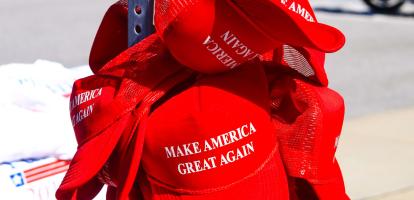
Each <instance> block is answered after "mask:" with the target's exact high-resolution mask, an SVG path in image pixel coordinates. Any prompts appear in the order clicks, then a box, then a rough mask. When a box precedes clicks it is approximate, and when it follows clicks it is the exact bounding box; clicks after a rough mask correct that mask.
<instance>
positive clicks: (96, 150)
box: [56, 115, 129, 197]
mask: <svg viewBox="0 0 414 200" xmlns="http://www.w3.org/2000/svg"><path fill="white" fill-rule="evenodd" d="M128 116H129V115H128ZM128 116H123V117H122V118H120V119H119V120H118V121H116V122H114V123H113V124H112V125H111V126H109V127H108V128H107V129H105V130H104V131H102V133H100V134H98V135H97V136H95V137H94V138H92V139H90V140H89V141H88V142H86V143H84V144H83V145H82V146H80V147H79V148H78V150H77V152H76V154H75V155H74V157H73V159H72V162H71V164H70V166H69V169H68V171H67V172H66V175H65V177H64V179H63V181H62V183H61V185H60V187H59V189H58V190H57V191H56V196H57V197H62V196H67V193H68V192H69V193H70V192H74V191H75V190H76V189H77V188H79V187H81V186H82V185H84V184H86V183H87V182H88V181H90V180H91V179H92V178H94V176H96V174H97V173H98V172H99V170H100V169H101V168H102V167H103V165H104V164H105V162H106V161H107V160H108V158H109V157H110V155H111V154H112V151H113V150H114V149H115V147H116V145H117V143H118V141H119V139H120V137H121V135H122V132H123V130H124V128H125V126H126V125H127V123H128V121H129V117H128Z"/></svg>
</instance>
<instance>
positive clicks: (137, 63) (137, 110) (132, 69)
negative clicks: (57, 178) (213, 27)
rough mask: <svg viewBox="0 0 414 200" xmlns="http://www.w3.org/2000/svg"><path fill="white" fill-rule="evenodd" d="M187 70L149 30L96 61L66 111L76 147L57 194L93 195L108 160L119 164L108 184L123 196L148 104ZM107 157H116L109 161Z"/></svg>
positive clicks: (132, 170) (67, 196) (133, 168)
mask: <svg viewBox="0 0 414 200" xmlns="http://www.w3.org/2000/svg"><path fill="white" fill-rule="evenodd" d="M153 55H157V56H155V57H154V56H153ZM138 71H139V73H137V72H138ZM192 73H193V72H192V71H191V70H189V69H187V68H184V67H182V66H181V65H179V64H178V63H177V62H175V60H174V59H172V58H171V57H170V56H168V51H166V49H165V47H164V46H163V45H161V41H160V40H159V38H158V36H156V35H152V36H150V37H148V38H147V39H145V40H144V41H142V42H141V43H140V44H137V45H135V46H133V47H131V48H129V49H127V50H126V51H124V52H122V53H121V54H120V55H118V56H117V57H116V58H114V59H113V60H111V61H110V62H108V63H107V64H106V65H104V66H102V67H101V68H100V69H99V75H93V76H90V77H86V78H83V79H79V80H77V81H76V82H75V83H74V86H73V91H72V94H71V98H70V112H71V119H72V124H73V127H74V131H75V134H76V139H77V142H78V150H77V152H76V154H75V155H74V157H73V159H72V162H71V164H70V166H69V169H68V171H67V173H66V175H65V177H64V179H63V181H62V183H61V185H60V187H59V188H58V190H57V191H56V197H57V199H71V198H73V197H76V198H80V199H90V198H92V197H94V196H95V195H96V193H97V192H99V190H100V189H101V188H102V185H103V183H108V182H105V181H102V179H105V174H103V173H104V172H105V171H104V170H103V169H105V167H107V165H108V162H109V165H111V166H110V167H111V168H112V167H115V168H117V167H119V168H118V169H119V170H117V171H115V172H114V173H111V174H110V176H111V177H110V178H111V179H110V180H111V181H112V182H111V183H108V184H109V185H111V184H115V185H117V189H118V191H117V196H118V197H119V198H120V199H124V198H125V197H127V196H128V195H129V192H130V189H131V187H132V185H133V183H134V181H135V175H136V173H137V171H138V167H139V161H140V156H141V155H140V152H142V144H143V138H142V137H143V134H140V133H141V132H138V131H140V130H145V128H144V127H145V118H146V115H147V114H148V112H149V109H150V107H151V105H152V103H154V102H155V101H157V100H158V99H159V98H161V97H162V96H163V95H164V94H165V92H166V91H169V90H170V89H171V87H173V86H175V85H176V84H178V83H180V82H182V81H184V80H186V79H188V78H189V77H190V76H191V74H192ZM131 138H133V139H131ZM112 157H119V158H122V160H121V161H120V162H119V163H116V164H114V163H113V162H110V161H111V160H112V159H111V158H112ZM133 158H134V159H133ZM118 161H119V160H118ZM105 180H106V179H105ZM102 182H103V183H102Z"/></svg>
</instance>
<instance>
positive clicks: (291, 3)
mask: <svg viewBox="0 0 414 200" xmlns="http://www.w3.org/2000/svg"><path fill="white" fill-rule="evenodd" d="M231 1H232V2H233V3H234V4H235V5H236V6H237V7H238V8H240V9H241V10H242V11H243V12H244V13H246V15H247V16H248V17H249V18H250V19H251V20H252V21H253V22H254V23H255V24H256V25H257V26H259V27H260V29H262V30H263V31H264V32H265V33H267V34H268V35H269V36H270V37H272V38H273V39H275V40H277V41H280V42H282V43H286V44H289V45H295V46H299V47H302V46H304V47H311V48H314V49H317V50H320V51H323V52H328V53H330V52H335V51H337V50H339V49H340V48H341V47H342V46H343V45H344V43H345V37H344V35H343V34H342V32H341V31H339V30H338V29H336V28H334V27H332V26H328V25H326V24H322V23H318V22H317V21H316V17H315V15H314V13H313V10H312V7H310V5H309V2H308V1H307V0H255V1H252V0H231Z"/></svg>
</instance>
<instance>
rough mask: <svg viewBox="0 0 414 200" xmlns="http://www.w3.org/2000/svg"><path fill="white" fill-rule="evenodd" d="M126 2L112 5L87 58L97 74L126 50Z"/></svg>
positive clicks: (123, 0) (125, 0)
mask: <svg viewBox="0 0 414 200" xmlns="http://www.w3.org/2000/svg"><path fill="white" fill-rule="evenodd" d="M127 27H128V1H127V0H121V1H118V2H117V3H115V4H113V5H112V6H111V7H110V8H109V9H108V11H107V12H106V14H105V16H104V18H103V20H102V23H101V25H100V26H99V29H98V32H97V34H96V36H95V40H94V42H93V45H92V49H91V53H90V56H89V66H90V67H91V69H92V71H93V72H94V73H97V72H98V71H99V70H100V68H101V67H103V66H104V65H105V64H106V63H107V62H108V61H110V60H112V59H113V58H115V57H116V56H117V55H119V54H120V53H121V52H122V51H124V50H125V49H127V48H128V28H127Z"/></svg>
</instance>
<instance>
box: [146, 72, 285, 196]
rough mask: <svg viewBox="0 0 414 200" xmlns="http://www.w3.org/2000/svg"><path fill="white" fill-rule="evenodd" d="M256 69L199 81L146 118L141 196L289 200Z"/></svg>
mask: <svg viewBox="0 0 414 200" xmlns="http://www.w3.org/2000/svg"><path fill="white" fill-rule="evenodd" d="M268 99H269V96H268V89H267V80H266V78H265V73H264V70H263V68H262V67H260V66H255V65H248V66H246V65H245V66H242V67H240V68H238V69H236V70H233V71H231V72H227V73H220V74H216V75H205V76H201V77H199V78H198V79H197V80H196V81H195V83H194V84H192V85H191V86H190V87H189V88H187V89H185V90H183V91H179V92H178V94H177V95H175V96H173V97H171V98H170V99H169V100H167V101H165V102H164V103H163V104H161V105H160V106H159V107H158V108H157V109H155V110H154V112H153V113H152V114H151V115H150V116H149V118H148V123H147V126H146V127H147V128H146V133H145V143H144V150H143V154H142V161H141V164H142V169H143V171H144V173H143V175H142V176H143V177H141V178H142V179H144V180H146V181H143V180H142V179H141V181H139V182H138V184H139V185H140V186H141V187H140V188H143V190H142V192H143V193H144V196H148V197H151V199H159V200H174V199H182V200H213V199H214V200H220V199H239V200H251V199H288V187H287V180H286V174H285V172H284V167H283V164H282V163H281V159H280V156H279V151H278V148H279V147H278V143H277V139H276V134H275V131H274V126H273V124H272V120H271V116H270V115H269V111H270V110H269V109H270V106H269V102H268ZM145 183H147V184H145Z"/></svg>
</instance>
